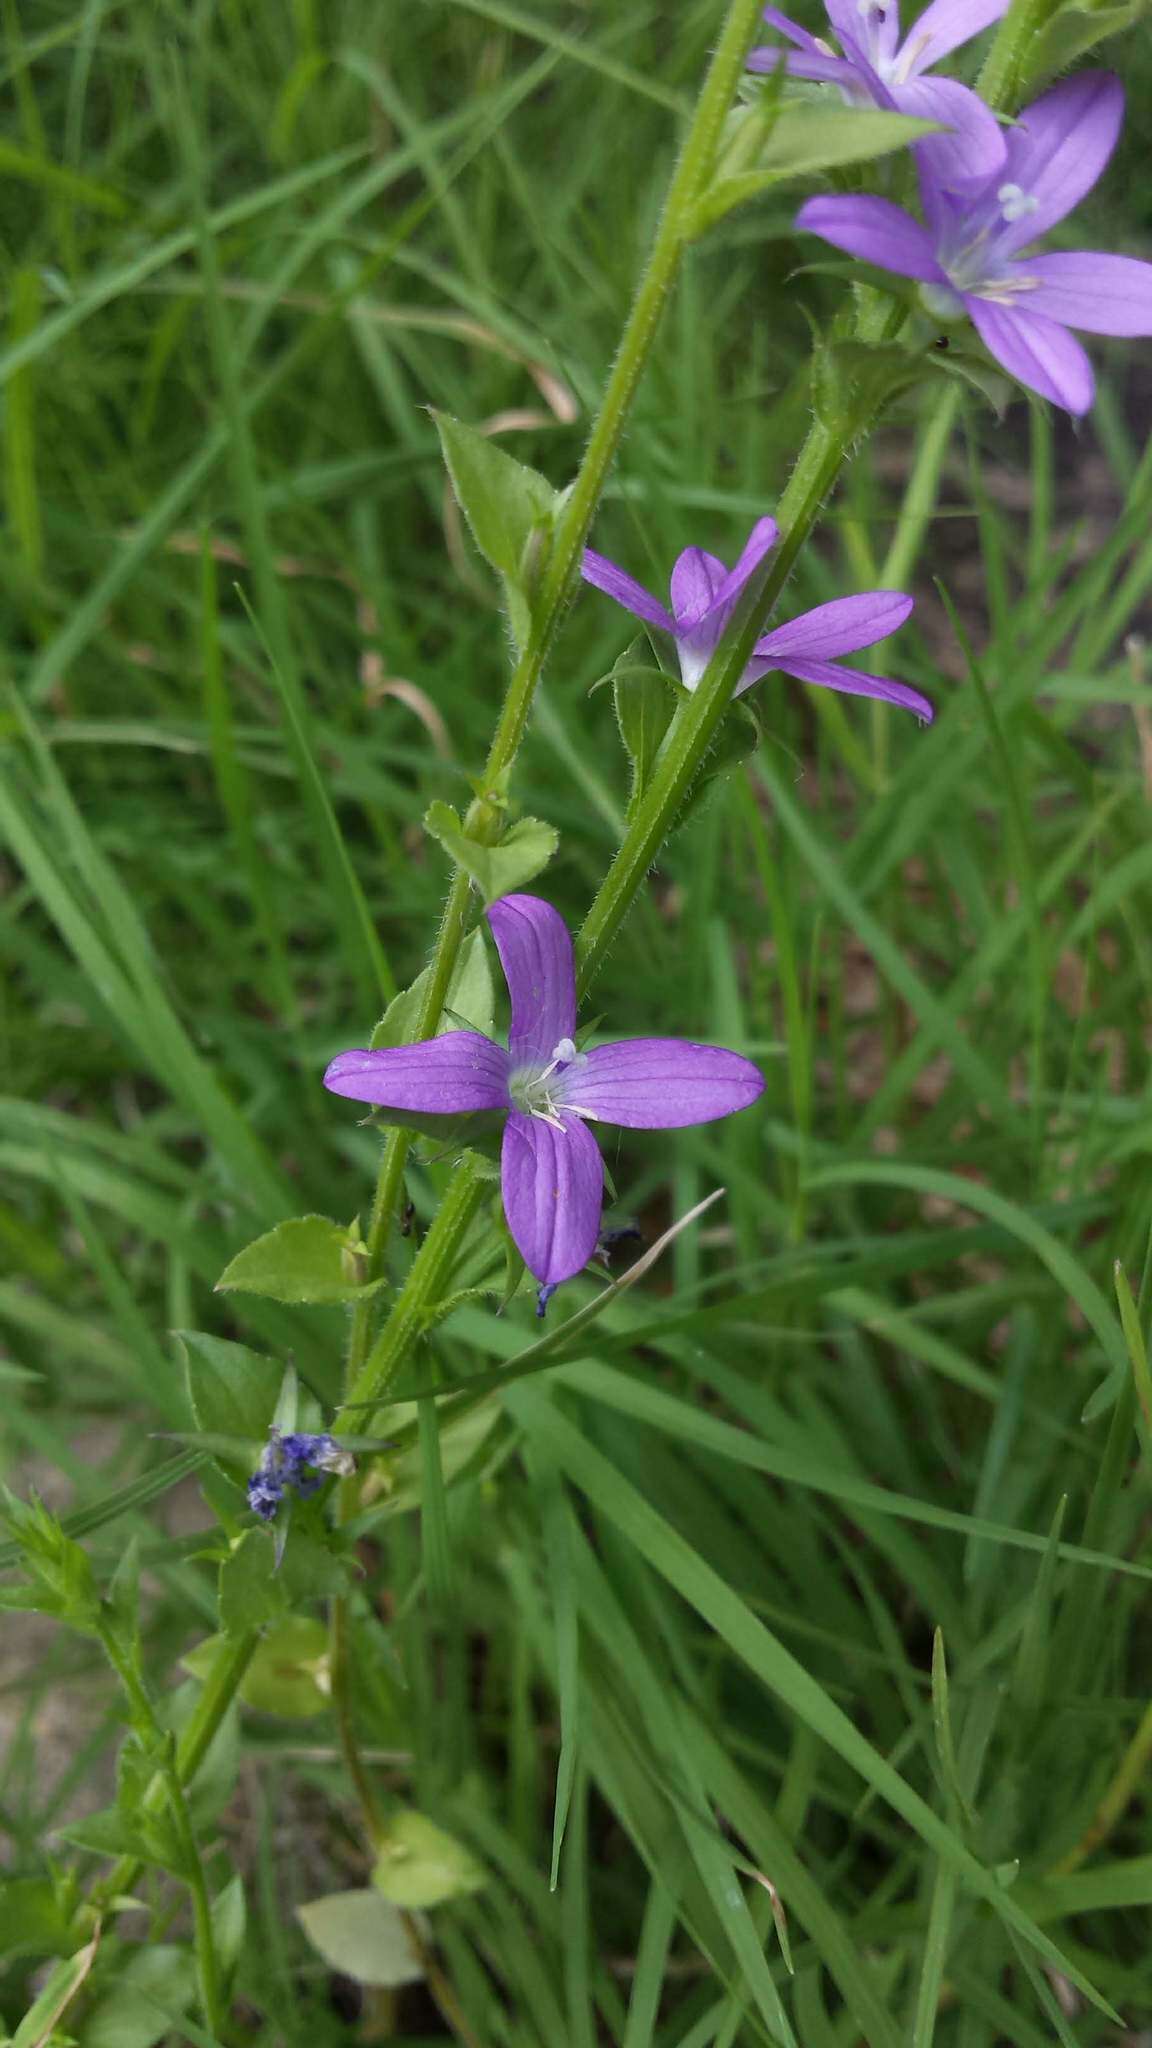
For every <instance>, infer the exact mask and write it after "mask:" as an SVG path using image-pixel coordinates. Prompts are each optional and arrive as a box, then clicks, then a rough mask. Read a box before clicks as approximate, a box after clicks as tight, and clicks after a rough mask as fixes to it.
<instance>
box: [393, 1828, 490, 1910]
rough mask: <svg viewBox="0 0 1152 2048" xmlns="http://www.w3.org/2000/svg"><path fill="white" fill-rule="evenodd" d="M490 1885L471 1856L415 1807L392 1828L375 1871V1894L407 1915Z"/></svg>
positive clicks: (468, 1850)
mask: <svg viewBox="0 0 1152 2048" xmlns="http://www.w3.org/2000/svg"><path fill="white" fill-rule="evenodd" d="M485 1882H486V1878H485V1874H484V1871H483V1869H482V1867H481V1865H480V1864H479V1863H478V1862H477V1861H476V1858H475V1857H474V1856H473V1854H472V1852H471V1850H470V1849H466V1848H465V1847H464V1844H463V1843H462V1842H458V1841H457V1840H456V1838H455V1836H454V1835H450V1834H448V1833H447V1832H446V1831H445V1829H444V1828H439V1827H437V1826H436V1823H435V1821H431V1820H429V1819H428V1818H427V1816H426V1815H425V1814H423V1813H417V1812H416V1811H415V1810H414V1809H413V1808H411V1807H410V1808H408V1809H407V1811H405V1812H403V1813H398V1814H396V1815H395V1816H394V1818H393V1819H392V1820H391V1821H390V1822H389V1824H388V1830H387V1833H386V1834H385V1836H384V1839H383V1841H382V1842H381V1844H380V1849H379V1854H378V1855H377V1858H376V1862H375V1865H374V1867H373V1871H372V1883H373V1885H374V1886H375V1888H376V1890H377V1891H378V1892H379V1893H380V1894H381V1895H382V1896H383V1897H384V1898H386V1899H388V1900H390V1902H391V1903H392V1905H394V1906H402V1907H403V1908H404V1909H405V1911H407V1912H411V1911H414V1910H415V1909H416V1908H418V1907H428V1906H442V1905H443V1904H444V1902H445V1900H447V1899H459V1898H463V1897H465V1896H466V1895H467V1894H468V1893H469V1892H477V1891H479V1890H480V1889H481V1888H482V1886H483V1885H484V1884H485Z"/></svg>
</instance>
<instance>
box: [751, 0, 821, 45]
mask: <svg viewBox="0 0 1152 2048" xmlns="http://www.w3.org/2000/svg"><path fill="white" fill-rule="evenodd" d="M761 20H762V21H766V22H767V24H768V26H769V28H776V29H779V31H780V34H781V35H782V36H787V38H788V41H789V42H790V43H795V45H796V47H797V49H799V50H810V51H811V50H819V48H820V45H819V43H818V42H817V41H816V38H815V36H814V35H812V34H811V33H810V31H809V30H808V29H806V28H801V26H800V23H799V22H798V21H793V19H792V17H791V15H790V14H781V12H780V9H779V8H778V7H766V8H765V9H764V12H763V14H762V16H761Z"/></svg>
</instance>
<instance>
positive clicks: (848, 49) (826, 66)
mask: <svg viewBox="0 0 1152 2048" xmlns="http://www.w3.org/2000/svg"><path fill="white" fill-rule="evenodd" d="M826 4H827V8H828V19H829V21H830V22H831V24H832V27H833V28H834V29H835V31H836V34H837V36H838V37H839V40H840V47H841V49H842V50H843V52H844V54H843V56H842V57H838V56H837V55H836V53H835V51H834V50H833V49H832V47H831V45H830V44H829V43H825V42H822V41H821V40H820V39H819V38H818V37H817V36H812V35H809V33H808V31H807V29H805V28H801V27H800V25H799V23H798V22H795V21H790V20H789V18H788V16H787V15H786V14H781V13H780V11H779V9H778V8H775V7H766V8H765V9H764V19H765V21H767V22H770V23H771V25H772V27H773V28H778V29H779V30H780V33H781V34H782V35H785V36H787V38H788V40H789V42H790V43H792V44H794V45H795V47H794V48H793V49H791V50H781V49H775V48H773V49H760V50H753V51H752V54H751V56H750V57H749V59H748V68H749V70H750V71H775V70H776V69H777V68H778V66H779V65H781V64H783V66H784V69H785V70H786V71H787V72H788V73H789V75H790V76H791V77H792V78H810V79H813V80H815V81H816V82H817V83H818V84H821V85H837V86H839V88H840V91H841V92H842V93H843V95H844V98H845V99H846V100H847V101H848V102H849V104H850V105H853V106H865V107H885V108H887V109H888V111H889V112H890V113H899V114H912V115H914V116H915V117H916V119H917V120H920V121H939V122H941V123H942V125H943V126H944V127H945V128H946V129H947V130H948V132H947V133H946V134H943V135H930V136H926V137H925V139H924V140H923V141H922V142H921V143H920V144H919V151H920V154H921V158H922V161H923V162H924V163H926V164H929V165H931V167H932V169H933V171H934V172H935V173H936V176H937V177H938V178H939V179H940V181H941V183H942V184H944V185H947V186H957V185H958V186H961V187H963V186H965V185H968V184H970V183H971V182H972V181H973V180H974V179H976V180H979V179H983V178H987V177H990V176H991V175H992V173H993V172H994V171H997V170H999V168H1000V166H1001V165H1002V164H1003V162H1004V150H1005V144H1004V136H1003V134H1002V132H1001V130H1000V128H999V126H998V124H997V121H996V117H995V115H994V114H993V113H992V112H991V111H990V110H989V108H988V107H986V106H985V105H984V102H983V100H982V99H979V98H978V97H977V95H976V94H975V93H974V92H970V91H969V89H968V87H967V86H966V85H960V84H959V83H958V82H957V80H956V79H954V78H925V77H924V76H923V74H924V72H925V71H927V70H928V69H929V67H930V66H931V65H933V64H938V63H939V61H940V59H941V57H946V56H947V55H948V54H949V52H950V51H952V50H955V49H958V48H959V46H960V44H961V43H966V42H968V40H969V38H970V37H972V36H975V35H979V33H980V30H981V29H983V28H987V27H988V24H989V22H992V21H997V20H999V17H1000V16H1001V15H1002V14H1003V13H1004V10H1005V8H1006V7H1007V4H1008V0H931V5H930V6H928V7H927V8H925V10H924V13H923V14H922V15H921V16H920V19H919V21H918V22H917V23H916V24H915V26H914V27H913V28H911V29H909V31H908V34H907V35H906V36H905V38H904V41H903V42H901V41H900V7H899V0H826Z"/></svg>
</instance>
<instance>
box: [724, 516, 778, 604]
mask: <svg viewBox="0 0 1152 2048" xmlns="http://www.w3.org/2000/svg"><path fill="white" fill-rule="evenodd" d="M779 531H780V529H779V527H778V526H777V524H776V521H775V520H774V519H758V520H757V521H756V524H755V526H754V527H753V528H752V531H751V533H750V534H749V535H748V538H747V540H746V541H745V543H744V546H743V547H742V548H741V550H740V555H739V559H738V560H737V562H736V565H735V567H734V568H732V569H729V571H728V573H727V575H726V576H725V577H724V579H723V581H722V582H721V583H720V584H719V585H718V586H717V588H716V590H715V591H714V592H713V596H712V605H713V608H714V610H716V611H720V610H721V609H723V608H724V607H731V606H732V605H734V604H735V602H736V599H737V598H738V597H739V595H740V592H741V591H742V590H743V588H744V585H745V584H746V583H747V581H748V579H749V577H750V576H752V575H754V573H755V571H756V570H757V569H758V568H759V567H760V564H761V562H762V561H763V560H764V557H765V555H766V554H768V553H769V552H770V551H771V549H772V548H774V547H775V545H776V541H777V537H778V535H779Z"/></svg>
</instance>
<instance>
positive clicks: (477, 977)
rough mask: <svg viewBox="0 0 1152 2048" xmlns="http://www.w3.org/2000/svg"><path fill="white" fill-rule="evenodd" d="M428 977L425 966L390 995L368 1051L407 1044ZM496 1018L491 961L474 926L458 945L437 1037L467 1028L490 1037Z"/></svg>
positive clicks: (481, 937) (369, 1042) (481, 936)
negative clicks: (419, 972)
mask: <svg viewBox="0 0 1152 2048" xmlns="http://www.w3.org/2000/svg"><path fill="white" fill-rule="evenodd" d="M431 977H432V969H431V967H426V968H425V969H424V971H423V973H422V974H418V975H417V976H416V979H415V981H414V982H413V983H412V986H411V988H406V989H402V990H401V991H400V994H399V995H398V996H395V997H394V998H393V1000H392V1001H391V1002H390V1003H389V1005H388V1008H387V1009H386V1010H385V1012H384V1015H383V1016H382V1017H381V1019H380V1022H379V1023H378V1024H377V1026H376V1028H375V1030H374V1031H373V1033H372V1036H371V1038H370V1039H369V1040H368V1046H369V1050H370V1051H372V1052H379V1051H380V1050H381V1048H383V1047H389V1046H393V1045H407V1044H408V1043H410V1041H411V1036H412V1033H413V1031H414V1030H415V1028H416V1023H417V1019H418V1018H419V1015H420V1009H421V1005H422V1003H423V1001H424V991H425V989H426V988H427V986H428V983H429V981H430V980H431ZM495 1021H496V988H495V984H494V982H493V980H492V962H491V959H490V957H489V954H488V948H487V946H486V945H485V943H484V934H483V932H482V931H480V930H479V929H477V930H476V931H474V932H470V933H469V935H468V937H467V938H466V939H465V941H464V944H463V945H462V946H461V948H460V954H459V958H458V959H457V962H456V966H455V969H454V971H453V975H452V979H451V981H450V982H449V984H448V994H447V996H446V997H445V1000H444V1008H443V1010H442V1011H441V1013H440V1022H439V1024H438V1025H437V1027H436V1036H437V1037H439V1036H440V1034H441V1033H442V1032H444V1031H459V1030H460V1029H461V1028H462V1027H466V1028H467V1029H468V1030H470V1031H480V1032H482V1033H483V1035H484V1037H485V1038H491V1036H492V1027H493V1025H494V1023H495Z"/></svg>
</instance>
